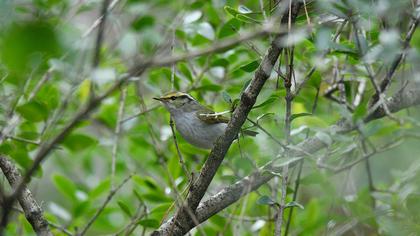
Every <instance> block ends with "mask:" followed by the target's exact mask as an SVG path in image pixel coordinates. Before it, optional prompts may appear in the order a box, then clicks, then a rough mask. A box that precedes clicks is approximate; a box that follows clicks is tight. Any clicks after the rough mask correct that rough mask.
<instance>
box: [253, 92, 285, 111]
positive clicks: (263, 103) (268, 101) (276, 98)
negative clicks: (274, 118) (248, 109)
mask: <svg viewBox="0 0 420 236" xmlns="http://www.w3.org/2000/svg"><path fill="white" fill-rule="evenodd" d="M279 98H280V96H279V95H277V94H273V95H271V96H270V97H269V98H268V99H267V100H265V101H264V102H262V103H260V104H258V105H256V106H254V107H253V108H252V109H256V108H260V107H264V106H267V105H268V104H271V103H273V102H275V101H276V100H278V99H279Z"/></svg>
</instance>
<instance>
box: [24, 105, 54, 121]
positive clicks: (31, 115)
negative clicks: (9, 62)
mask: <svg viewBox="0 0 420 236" xmlns="http://www.w3.org/2000/svg"><path fill="white" fill-rule="evenodd" d="M16 111H17V112H18V113H19V114H20V115H21V116H22V117H23V118H25V119H26V120H28V121H32V122H40V121H44V120H46V119H47V118H48V108H47V106H46V105H44V104H43V103H40V102H37V101H30V102H27V103H25V104H23V105H21V106H18V107H17V108H16Z"/></svg>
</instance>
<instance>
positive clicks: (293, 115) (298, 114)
mask: <svg viewBox="0 0 420 236" xmlns="http://www.w3.org/2000/svg"><path fill="white" fill-rule="evenodd" d="M311 115H312V113H308V112H302V113H297V114H292V115H291V116H290V121H292V120H294V119H296V118H299V117H303V116H311Z"/></svg>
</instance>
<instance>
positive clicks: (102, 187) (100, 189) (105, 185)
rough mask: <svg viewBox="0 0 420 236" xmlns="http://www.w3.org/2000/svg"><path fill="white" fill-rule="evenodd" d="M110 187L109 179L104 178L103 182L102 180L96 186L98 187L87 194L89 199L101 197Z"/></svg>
mask: <svg viewBox="0 0 420 236" xmlns="http://www.w3.org/2000/svg"><path fill="white" fill-rule="evenodd" d="M110 187H111V180H110V178H106V179H105V180H102V182H100V183H99V184H98V186H96V187H95V188H94V189H92V190H91V191H90V192H89V198H90V199H95V198H97V197H99V196H101V195H102V194H104V193H105V192H108V191H109V189H110Z"/></svg>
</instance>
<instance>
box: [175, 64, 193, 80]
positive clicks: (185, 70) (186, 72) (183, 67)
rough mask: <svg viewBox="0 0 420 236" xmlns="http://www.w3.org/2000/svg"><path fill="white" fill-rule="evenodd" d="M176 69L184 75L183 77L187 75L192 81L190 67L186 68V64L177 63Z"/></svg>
mask: <svg viewBox="0 0 420 236" xmlns="http://www.w3.org/2000/svg"><path fill="white" fill-rule="evenodd" d="M178 70H179V71H180V72H181V73H182V74H183V75H185V77H187V79H188V80H189V81H190V82H192V81H193V76H192V74H191V71H190V69H188V66H187V64H186V63H179V64H178Z"/></svg>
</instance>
